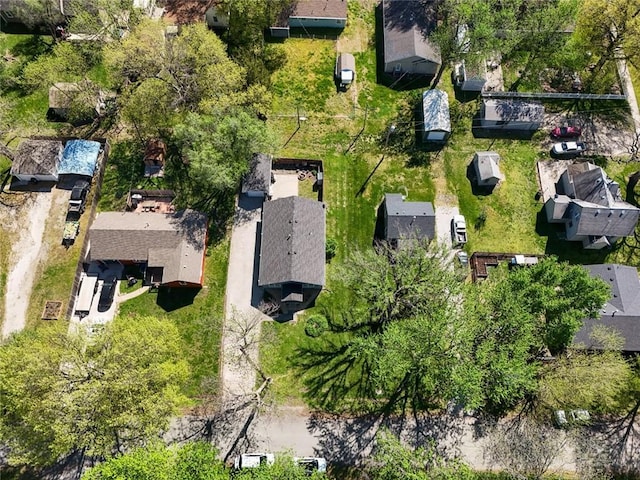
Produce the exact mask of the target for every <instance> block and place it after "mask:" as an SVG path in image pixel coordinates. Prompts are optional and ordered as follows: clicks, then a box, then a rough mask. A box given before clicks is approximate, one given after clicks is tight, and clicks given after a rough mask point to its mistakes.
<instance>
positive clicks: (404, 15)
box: [382, 0, 442, 65]
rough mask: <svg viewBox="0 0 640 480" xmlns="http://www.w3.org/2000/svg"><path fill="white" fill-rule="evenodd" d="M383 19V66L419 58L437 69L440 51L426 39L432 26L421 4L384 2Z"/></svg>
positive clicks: (404, 0) (405, 0) (398, 0)
mask: <svg viewBox="0 0 640 480" xmlns="http://www.w3.org/2000/svg"><path fill="white" fill-rule="evenodd" d="M382 16H383V20H382V21H383V22H384V27H383V34H384V62H385V63H387V64H388V63H393V62H399V61H402V60H406V59H410V58H413V57H418V58H421V59H424V60H427V61H429V62H432V63H436V64H438V65H440V63H441V61H442V60H441V57H440V51H439V49H438V47H437V45H435V44H433V43H432V42H431V41H429V39H428V38H427V37H428V35H429V34H430V33H431V32H432V31H433V29H434V27H435V23H434V22H433V20H432V19H430V18H429V17H428V16H427V15H426V9H425V8H424V6H422V5H421V3H420V2H417V1H415V0H383V2H382Z"/></svg>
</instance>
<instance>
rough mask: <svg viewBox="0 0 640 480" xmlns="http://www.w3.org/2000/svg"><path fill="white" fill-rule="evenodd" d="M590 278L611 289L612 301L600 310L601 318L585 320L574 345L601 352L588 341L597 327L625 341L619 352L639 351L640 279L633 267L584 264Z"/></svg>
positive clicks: (635, 352)
mask: <svg viewBox="0 0 640 480" xmlns="http://www.w3.org/2000/svg"><path fill="white" fill-rule="evenodd" d="M585 268H586V269H587V270H589V273H590V274H591V276H592V277H595V278H600V279H602V280H603V281H604V282H605V283H607V285H609V287H610V288H611V298H610V299H609V301H608V302H607V303H606V304H605V305H604V306H603V307H602V309H601V310H600V312H599V314H600V318H597V319H596V318H585V319H584V320H583V325H582V327H581V328H580V330H578V332H577V333H576V336H575V338H574V343H575V344H579V345H583V346H585V347H586V348H593V349H601V348H602V345H598V344H597V343H595V342H594V340H593V339H592V338H591V333H592V331H593V328H594V327H596V326H599V325H602V326H604V327H608V328H611V329H613V330H615V331H617V332H618V333H619V334H620V335H621V336H622V338H623V339H624V345H623V347H622V350H623V351H624V352H627V353H633V354H637V353H638V352H640V279H639V278H638V270H637V269H636V268H635V267H629V266H626V265H617V264H600V265H585Z"/></svg>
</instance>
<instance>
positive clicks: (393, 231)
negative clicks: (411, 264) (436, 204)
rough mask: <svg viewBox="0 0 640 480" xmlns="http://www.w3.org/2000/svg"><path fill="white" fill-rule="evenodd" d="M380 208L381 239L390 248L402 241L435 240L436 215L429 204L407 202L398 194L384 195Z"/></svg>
mask: <svg viewBox="0 0 640 480" xmlns="http://www.w3.org/2000/svg"><path fill="white" fill-rule="evenodd" d="M381 207H382V208H381V213H382V215H383V216H384V236H383V238H384V240H386V241H387V242H389V244H391V245H392V246H394V247H398V246H400V244H401V243H402V242H403V241H409V240H422V239H427V240H432V239H433V238H435V236H436V214H435V211H434V209H433V205H432V204H431V203H430V202H407V201H405V199H404V197H403V196H402V195H401V194H399V193H385V195H384V201H383V204H382V206H381ZM379 213H380V210H379Z"/></svg>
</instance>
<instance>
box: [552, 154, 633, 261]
mask: <svg viewBox="0 0 640 480" xmlns="http://www.w3.org/2000/svg"><path fill="white" fill-rule="evenodd" d="M544 211H545V213H546V217H547V221H548V222H549V223H560V224H564V227H565V236H566V240H568V241H573V242H577V241H579V242H582V246H583V248H586V249H601V248H605V247H609V246H611V245H613V244H614V243H615V242H616V241H617V240H618V239H619V238H621V237H626V236H629V235H633V234H634V232H635V228H636V224H637V223H638V218H639V217H640V209H638V208H637V207H634V206H633V205H631V204H630V203H627V202H625V201H624V200H622V196H621V194H620V185H619V184H618V183H617V182H614V181H613V180H611V179H610V178H608V177H607V174H606V173H605V172H604V170H603V169H602V168H600V167H598V166H596V165H594V164H592V163H574V164H572V165H569V167H568V168H567V169H566V170H565V171H564V172H563V173H562V175H561V176H560V180H559V182H558V184H557V186H556V193H555V195H551V196H550V197H549V199H548V200H547V201H546V203H545V205H544Z"/></svg>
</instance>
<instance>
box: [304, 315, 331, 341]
mask: <svg viewBox="0 0 640 480" xmlns="http://www.w3.org/2000/svg"><path fill="white" fill-rule="evenodd" d="M328 328H329V322H327V319H326V317H325V316H323V315H311V316H310V317H309V318H308V319H307V324H306V325H305V327H304V333H306V334H307V335H309V336H310V337H312V338H317V337H319V336H320V335H322V333H323V332H324V331H325V330H327V329H328Z"/></svg>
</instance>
